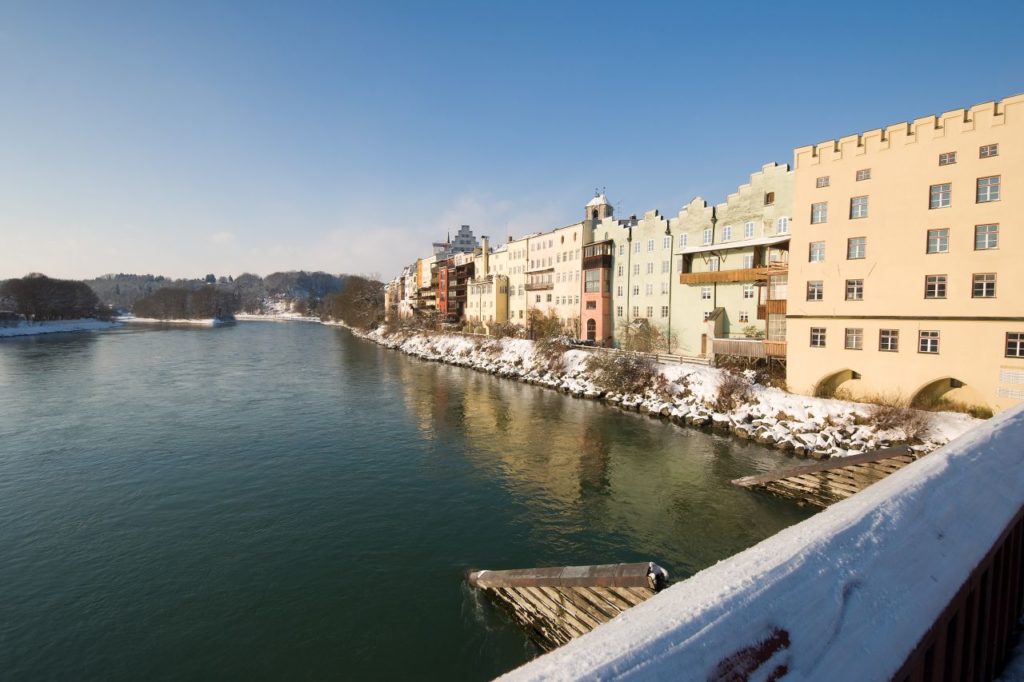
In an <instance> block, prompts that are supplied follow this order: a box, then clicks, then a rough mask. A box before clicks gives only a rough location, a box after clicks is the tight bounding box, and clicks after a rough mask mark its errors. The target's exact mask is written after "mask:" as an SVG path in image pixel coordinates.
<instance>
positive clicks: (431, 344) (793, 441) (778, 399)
mask: <svg viewBox="0 0 1024 682" xmlns="http://www.w3.org/2000/svg"><path fill="white" fill-rule="evenodd" d="M356 333H357V334H360V335H361V336H363V337H365V338H368V339H370V340H372V341H375V342H376V343H380V344H382V345H384V346H387V347H389V348H394V349H397V350H400V351H402V352H403V353H407V354H409V355H413V356H415V357H418V358H423V359H426V360H433V361H437V362H445V363H448V364H453V365H459V366H462V367H470V368H473V369H476V370H480V371H484V372H489V373H491V374H496V375H498V376H502V377H507V378H511V379H516V380H519V381H524V382H527V383H531V384H537V385H541V386H546V387H548V388H553V389H556V390H559V391H562V392H564V393H569V394H571V395H574V396H576V397H580V398H591V399H597V400H603V401H605V402H607V403H609V404H611V405H615V406H617V407H620V408H622V409H627V410H635V411H639V412H643V413H646V414H649V415H651V416H654V417H659V418H664V419H668V420H671V421H673V422H674V423H676V424H680V425H686V426H693V427H698V428H708V429H715V430H719V431H722V432H729V433H732V434H734V435H735V436H737V437H738V438H743V439H750V440H755V441H757V442H758V443H761V444H764V445H768V446H771V447H775V448H778V449H780V450H783V451H787V452H793V453H796V454H798V455H805V456H812V457H817V458H826V457H841V456H844V455H849V454H855V453H861V452H868V451H871V450H876V449H879V448H883V447H888V446H889V445H892V444H894V443H898V442H904V441H908V440H912V439H910V438H908V437H907V434H906V433H904V432H903V431H902V430H901V429H900V428H899V427H895V428H888V429H882V428H879V427H878V426H877V425H875V424H874V423H872V419H871V406H868V405H864V404H861V403H853V402H849V401H844V400H829V399H823V398H812V397H808V396H803V395H794V394H790V393H786V392H785V391H783V390H781V389H777V388H770V387H766V386H761V385H759V384H751V385H749V390H748V392H747V395H746V396H745V397H744V398H743V400H742V401H738V403H737V404H735V405H733V406H732V407H730V408H729V409H722V410H719V409H718V406H717V405H716V402H717V400H716V398H717V396H718V391H719V386H720V385H721V384H722V381H723V379H724V378H726V376H727V373H726V372H724V371H723V370H719V369H716V368H714V367H708V366H706V365H697V364H675V363H659V364H658V365H657V367H656V369H657V374H658V376H657V377H655V380H654V381H652V382H650V384H649V385H648V387H647V389H646V390H645V391H643V392H642V393H625V394H623V393H616V392H614V391H609V390H606V389H605V388H604V387H602V386H601V385H600V377H595V376H594V375H593V373H592V372H590V371H588V369H587V359H588V358H589V357H590V356H591V355H592V354H593V353H596V352H598V351H596V350H593V349H581V348H573V349H571V350H568V351H566V352H565V353H563V354H561V357H560V358H556V361H555V362H551V361H550V358H547V357H545V355H544V353H541V352H539V351H538V349H537V347H536V346H535V344H534V343H533V342H532V341H528V340H525V339H512V338H508V339H493V338H488V337H476V336H467V335H459V334H422V333H409V332H396V333H392V334H386V333H384V332H383V331H382V330H381V329H377V330H374V331H372V332H370V333H368V334H362V333H359V332H356ZM553 366H554V367H556V368H557V369H551V367H553ZM929 419H930V426H929V427H928V429H927V430H925V431H923V432H922V433H919V434H916V437H917V442H915V444H914V447H915V448H916V449H917V450H919V451H921V452H929V451H931V450H934V449H936V448H938V447H940V446H941V445H944V444H945V443H948V442H949V441H950V440H952V439H953V438H956V437H957V436H959V435H960V434H962V433H964V432H965V431H967V430H968V429H969V428H970V427H971V426H973V425H975V424H978V423H980V421H979V420H977V419H974V418H972V417H970V416H968V415H964V414H959V413H930V417H929Z"/></svg>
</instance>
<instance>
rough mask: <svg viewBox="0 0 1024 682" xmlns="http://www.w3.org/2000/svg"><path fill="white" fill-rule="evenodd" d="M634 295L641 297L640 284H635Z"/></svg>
mask: <svg viewBox="0 0 1024 682" xmlns="http://www.w3.org/2000/svg"><path fill="white" fill-rule="evenodd" d="M633 295H634V296H639V295H640V285H639V284H634V285H633Z"/></svg>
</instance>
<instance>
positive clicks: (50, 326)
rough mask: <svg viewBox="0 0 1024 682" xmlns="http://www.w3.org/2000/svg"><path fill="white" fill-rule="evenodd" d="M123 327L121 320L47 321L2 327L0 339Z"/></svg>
mask: <svg viewBox="0 0 1024 682" xmlns="http://www.w3.org/2000/svg"><path fill="white" fill-rule="evenodd" d="M120 326H121V322H120V320H111V321H106V320H97V319H95V318H91V317H87V318H83V319H78V320H47V321H45V322H35V323H32V324H29V323H27V322H22V323H19V324H18V326H16V327H0V339H20V338H24V337H26V336H40V335H42V334H72V333H78V332H94V331H107V330H110V329H117V328H119V327H120Z"/></svg>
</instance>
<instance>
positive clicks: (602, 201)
mask: <svg viewBox="0 0 1024 682" xmlns="http://www.w3.org/2000/svg"><path fill="white" fill-rule="evenodd" d="M607 204H608V197H606V196H605V195H604V192H602V193H601V194H598V195H597V196H596V197H594V198H593V199H591V200H590V201H588V202H587V208H590V207H591V206H606V205H607Z"/></svg>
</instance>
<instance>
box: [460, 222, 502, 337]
mask: <svg viewBox="0 0 1024 682" xmlns="http://www.w3.org/2000/svg"><path fill="white" fill-rule="evenodd" d="M488 241H489V240H488V239H487V237H482V238H481V242H482V243H481V249H480V252H479V253H477V254H476V255H475V256H474V258H473V271H474V273H475V274H474V276H473V279H471V280H470V281H469V284H468V285H467V292H466V312H465V316H466V321H468V322H469V323H470V324H472V325H473V326H477V325H481V326H484V327H485V328H489V327H490V326H491V325H494V324H503V323H505V322H508V303H509V283H508V254H509V251H508V244H502V245H501V246H499V247H498V248H496V249H494V250H493V251H492V250H491V249H490V244H489V243H488Z"/></svg>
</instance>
